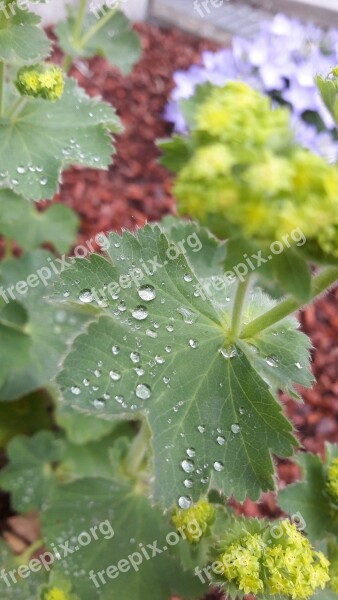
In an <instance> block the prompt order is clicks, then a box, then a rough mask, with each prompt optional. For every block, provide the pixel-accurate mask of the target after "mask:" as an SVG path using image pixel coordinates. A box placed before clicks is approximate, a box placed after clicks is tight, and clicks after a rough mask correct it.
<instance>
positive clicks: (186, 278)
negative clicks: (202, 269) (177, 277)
mask: <svg viewBox="0 0 338 600" xmlns="http://www.w3.org/2000/svg"><path fill="white" fill-rule="evenodd" d="M183 279H184V281H186V282H187V283H190V281H192V275H190V273H186V274H185V275H183Z"/></svg>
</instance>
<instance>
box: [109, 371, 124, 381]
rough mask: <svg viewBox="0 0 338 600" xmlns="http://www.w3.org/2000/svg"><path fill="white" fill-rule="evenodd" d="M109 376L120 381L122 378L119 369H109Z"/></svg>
mask: <svg viewBox="0 0 338 600" xmlns="http://www.w3.org/2000/svg"><path fill="white" fill-rule="evenodd" d="M109 377H110V379H112V380H113V381H119V380H120V379H121V373H119V372H118V371H109Z"/></svg>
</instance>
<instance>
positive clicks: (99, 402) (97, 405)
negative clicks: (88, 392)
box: [93, 398, 106, 409]
mask: <svg viewBox="0 0 338 600" xmlns="http://www.w3.org/2000/svg"><path fill="white" fill-rule="evenodd" d="M105 405H106V403H105V401H104V400H103V399H102V398H97V399H95V400H93V406H94V408H97V409H100V408H104V407H105Z"/></svg>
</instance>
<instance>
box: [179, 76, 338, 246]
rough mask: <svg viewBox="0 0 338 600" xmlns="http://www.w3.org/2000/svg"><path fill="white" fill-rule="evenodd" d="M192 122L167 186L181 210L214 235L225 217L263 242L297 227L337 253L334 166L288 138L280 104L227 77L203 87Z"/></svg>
mask: <svg viewBox="0 0 338 600" xmlns="http://www.w3.org/2000/svg"><path fill="white" fill-rule="evenodd" d="M194 123H195V125H194V128H193V130H192V132H191V139H190V140H189V147H190V148H193V150H192V151H191V154H190V158H188V159H187V161H186V162H185V164H184V165H183V167H182V168H181V170H180V171H179V173H178V177H177V180H176V183H175V187H174V193H175V196H176V198H177V200H178V208H179V212H180V213H181V214H188V215H190V216H192V217H195V218H197V219H199V220H200V221H201V222H203V223H204V224H206V225H207V226H209V227H211V229H213V231H214V233H216V234H217V235H219V236H221V237H222V236H224V235H225V231H226V229H225V223H226V222H228V223H230V224H232V225H235V226H236V227H239V229H240V230H241V231H242V232H243V233H244V234H245V235H247V236H248V237H251V238H254V239H260V240H262V239H263V240H271V241H274V240H282V239H283V236H284V235H287V234H290V233H291V232H292V231H293V230H294V229H297V228H300V229H301V230H302V232H303V234H304V235H305V237H306V238H307V240H311V242H312V244H311V247H314V248H318V251H319V253H320V254H322V253H323V252H325V253H327V254H330V255H334V256H336V257H338V169H336V168H335V167H334V166H331V165H328V164H327V163H326V162H325V161H324V160H323V159H322V158H320V157H318V156H315V155H313V154H311V153H310V152H309V151H307V150H305V149H303V148H301V147H300V146H299V145H297V144H296V143H295V142H294V141H293V138H292V133H291V128H290V124H289V113H288V111H287V109H285V108H276V109H275V110H272V109H271V106H270V101H269V99H268V98H267V97H265V96H262V95H261V94H259V93H258V92H256V91H254V90H252V89H251V88H249V87H248V86H247V85H246V84H244V83H241V82H230V83H228V84H226V85H225V86H224V87H223V88H219V87H217V88H216V87H215V88H213V89H212V90H211V92H210V93H209V95H208V96H207V99H206V100H204V102H202V103H201V104H200V105H199V106H198V107H197V109H196V113H195V121H194ZM173 143H174V142H173Z"/></svg>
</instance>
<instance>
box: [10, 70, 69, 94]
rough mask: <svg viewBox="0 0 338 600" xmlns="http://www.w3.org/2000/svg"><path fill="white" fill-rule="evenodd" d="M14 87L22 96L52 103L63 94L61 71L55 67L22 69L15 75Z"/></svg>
mask: <svg viewBox="0 0 338 600" xmlns="http://www.w3.org/2000/svg"><path fill="white" fill-rule="evenodd" d="M15 85H16V87H17V89H18V90H19V92H20V94H22V95H23V96H33V97H34V98H44V100H50V101H52V102H54V101H55V100H57V99H58V98H60V96H62V93H63V87H64V81H63V74H62V70H61V69H60V68H59V67H57V66H55V65H34V66H30V67H23V68H22V69H20V71H19V72H18V74H17V78H16V82H15Z"/></svg>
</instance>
